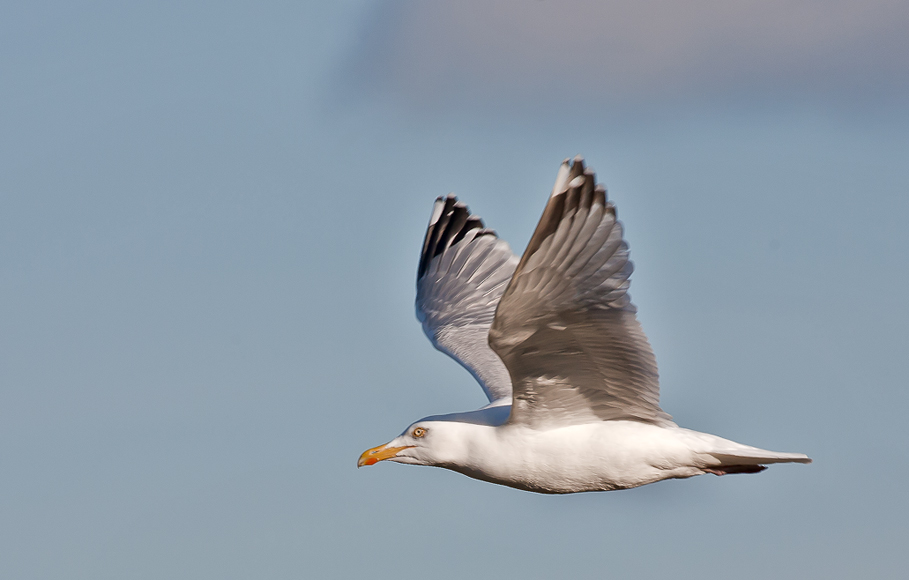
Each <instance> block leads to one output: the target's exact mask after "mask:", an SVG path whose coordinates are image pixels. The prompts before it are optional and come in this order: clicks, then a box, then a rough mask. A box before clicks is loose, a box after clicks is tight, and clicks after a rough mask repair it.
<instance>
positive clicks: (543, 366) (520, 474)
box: [357, 156, 811, 494]
mask: <svg viewBox="0 0 909 580" xmlns="http://www.w3.org/2000/svg"><path fill="white" fill-rule="evenodd" d="M628 256H629V253H628V244H627V243H626V242H625V240H624V238H623V227H622V223H621V222H619V221H618V220H617V219H616V209H615V205H613V204H612V202H609V201H607V200H606V189H605V188H604V187H603V186H602V185H599V184H596V176H595V174H594V172H593V171H592V170H591V169H589V168H587V167H586V166H585V164H584V160H583V158H582V157H580V156H578V157H576V158H574V160H573V161H571V162H569V160H567V159H566V160H565V161H564V162H563V163H562V165H561V166H560V167H559V171H558V174H557V177H556V182H555V186H554V187H553V189H552V194H551V196H550V197H549V201H548V202H547V204H546V208H545V209H544V210H543V215H542V217H541V218H540V222H539V224H538V225H537V227H536V230H535V231H534V233H533V237H532V238H531V240H530V242H529V243H528V245H527V249H526V250H525V251H524V255H523V256H522V257H521V258H520V260H519V259H518V257H517V256H516V255H515V254H514V253H512V251H511V249H510V248H509V246H508V244H507V243H506V242H504V241H503V240H500V239H499V238H498V236H497V235H496V233H495V232H494V231H492V230H490V229H487V228H486V227H485V226H484V224H483V221H482V220H481V219H480V218H479V217H478V216H475V215H472V214H471V213H470V211H469V210H468V208H467V206H466V205H464V204H463V203H461V202H460V201H458V200H457V198H456V197H454V196H453V195H449V196H447V197H445V198H442V197H440V198H438V199H437V200H436V202H435V205H434V206H433V209H432V215H431V217H430V220H429V226H428V228H427V230H426V236H425V238H424V240H423V251H422V253H421V256H420V263H419V267H418V269H417V298H416V311H417V318H418V319H419V320H420V322H421V323H422V325H423V330H424V332H425V333H426V336H427V337H428V338H429V340H430V341H431V342H432V344H433V345H434V346H435V347H436V348H437V349H438V350H440V351H442V352H444V353H445V354H447V355H449V356H451V357H452V358H453V359H454V360H456V361H457V362H458V363H460V364H461V365H462V366H463V367H464V368H466V369H467V370H468V371H469V372H470V374H472V375H473V376H474V378H475V379H476V380H477V382H479V383H480V386H481V387H482V388H483V391H484V392H485V393H486V397H487V398H488V399H489V404H488V405H486V406H484V407H482V408H480V409H477V410H476V411H470V412H464V413H451V414H447V415H435V416H430V417H425V418H423V419H420V420H419V421H417V422H415V423H413V424H412V425H410V426H409V427H407V429H405V430H404V432H403V433H401V435H399V436H398V437H396V438H394V439H392V440H391V441H390V442H388V443H386V444H385V445H379V446H378V447H373V448H372V449H368V450H367V451H365V452H364V453H363V454H362V455H361V456H360V458H359V460H358V462H357V466H358V467H362V466H364V465H374V464H376V463H378V462H380V461H393V462H397V463H407V464H413V465H430V466H435V467H442V468H445V469H450V470H452V471H457V472H459V473H462V474H464V475H467V476H468V477H472V478H475V479H479V480H483V481H487V482H491V483H496V484H500V485H505V486H509V487H513V488H517V489H521V490H525V491H531V492H538V493H550V494H562V493H576V492H586V491H610V490H618V489H629V488H633V487H638V486H641V485H646V484H648V483H654V482H657V481H661V480H664V479H674V478H675V479H682V478H688V477H692V476H695V475H702V474H707V473H712V474H714V475H726V474H732V473H758V472H760V471H763V470H764V469H766V465H768V464H771V463H791V462H794V463H811V459H809V458H808V456H806V455H803V454H801V453H779V452H776V451H767V450H764V449H759V448H757V447H751V446H748V445H743V444H741V443H736V442H734V441H730V440H729V439H723V438H722V437H718V436H716V435H710V434H708V433H700V432H697V431H692V430H689V429H684V428H682V427H679V426H678V425H676V424H675V423H674V422H673V421H672V418H671V417H670V416H669V415H668V414H667V413H666V412H664V411H663V410H662V409H661V408H660V402H659V398H660V391H659V377H658V373H657V364H656V358H655V357H654V354H653V350H652V349H651V347H650V343H649V342H648V341H647V337H646V336H645V335H644V331H643V329H642V328H641V324H640V323H639V322H638V320H637V316H636V312H637V309H636V307H635V306H634V305H633V304H632V303H631V298H630V296H629V294H628V288H629V285H630V280H629V277H630V276H631V273H632V270H633V265H632V262H631V261H630V260H629V259H628Z"/></svg>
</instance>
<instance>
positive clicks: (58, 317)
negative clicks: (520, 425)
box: [0, 0, 909, 579]
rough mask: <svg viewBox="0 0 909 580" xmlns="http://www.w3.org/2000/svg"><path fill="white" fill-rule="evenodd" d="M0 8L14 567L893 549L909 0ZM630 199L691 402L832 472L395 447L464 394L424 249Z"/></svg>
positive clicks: (344, 568) (408, 563) (184, 573)
mask: <svg viewBox="0 0 909 580" xmlns="http://www.w3.org/2000/svg"><path fill="white" fill-rule="evenodd" d="M335 4H336V5H328V4H327V3H309V4H299V3H290V2H283V3H281V2H258V3H248V4H240V3H231V4H229V5H226V4H224V3H213V2H212V3H188V4H187V3H157V4H155V5H154V6H146V7H142V6H124V5H122V4H119V3H111V2H77V3H72V2H67V3H62V2H61V3H54V2H46V3H29V4H27V5H26V4H21V5H16V6H13V5H7V6H4V7H3V8H2V9H0V79H2V80H0V86H2V87H3V90H2V91H0V272H2V275H0V327H2V331H0V341H2V343H0V466H2V469H0V490H2V491H3V493H2V494H0V575H2V576H3V577H10V578H20V579H26V578H67V579H73V578H92V579H99V578H118V579H121V578H165V577H166V578H193V579H197V578H219V579H222V578H250V577H255V578H290V577H293V578H299V577H319V578H351V577H369V578H398V577H403V576H407V577H419V576H427V577H430V576H431V577H433V578H462V577H464V576H471V577H476V578H492V577H523V578H552V577H557V576H559V575H565V574H570V575H571V576H572V577H575V578H600V577H604V576H606V577H640V578H655V577H665V576H669V575H671V576H673V577H676V578H694V577H701V576H702V575H703V574H704V573H705V572H707V573H710V571H711V570H712V571H714V573H719V574H726V573H727V572H728V571H729V570H735V571H736V576H737V577H741V578H766V577H774V578H806V577H807V578H812V577H814V578H817V577H824V578H855V577H875V578H898V577H901V575H902V573H903V572H904V570H903V562H904V558H903V552H904V548H905V545H906V543H907V541H909V527H907V526H906V523H905V517H904V516H905V514H906V513H907V508H909V500H907V499H906V494H905V481H906V479H907V477H909V468H907V466H906V462H905V460H904V459H905V457H906V451H905V447H906V443H907V439H909V437H907V432H906V429H905V426H904V425H905V419H904V414H905V409H906V408H907V405H909V395H907V389H906V376H907V371H909V369H907V364H909V363H907V362H906V361H907V359H906V357H905V353H906V351H907V346H909V331H907V328H909V308H907V307H906V304H905V296H906V295H907V289H909V268H907V255H909V254H907V251H909V229H907V228H906V226H905V216H906V215H907V213H909V131H907V130H909V115H907V113H906V111H907V110H909V109H907V100H909V67H907V64H906V63H907V62H909V40H907V39H906V35H905V34H904V31H905V29H906V27H907V25H909V9H907V8H906V7H905V3H901V2H888V1H884V0H880V1H874V2H862V3H858V2H854V1H840V2H819V1H818V2H814V1H804V0H802V1H798V2H782V1H779V2H777V1H775V0H773V1H771V0H768V1H767V2H761V3H758V2H745V3H736V5H735V6H733V7H729V6H726V3H720V2H714V1H706V0H705V1H699V2H693V3H691V4H690V9H689V10H680V9H678V8H676V7H675V6H676V5H675V3H669V2H667V1H663V0H651V1H648V2H640V3H635V4H634V5H633V6H632V5H625V4H622V3H618V2H607V3H602V2H599V3H595V2H584V1H576V2H562V3H554V2H533V3H517V2H499V3H493V4H492V5H490V6H487V5H485V3H479V2H462V3H458V4H457V5H454V4H453V3H452V4H443V3H418V2H365V1H363V2H348V3H335ZM578 153H581V154H583V155H584V156H585V157H586V158H587V159H588V161H589V163H590V164H591V165H592V166H593V167H594V168H595V169H596V170H597V171H598V175H599V178H600V180H601V181H603V182H604V183H605V184H606V186H607V187H608V188H609V192H610V196H611V198H612V199H613V200H614V201H615V202H616V204H617V206H618V212H619V217H620V218H621V219H622V220H623V222H624V223H625V227H626V234H627V239H628V241H629V243H630V246H631V252H632V258H633V259H634V261H635V264H636V271H635V274H634V276H633V284H632V288H631V294H632V297H633V299H634V301H635V303H636V304H637V305H638V308H639V311H640V318H641V320H642V322H643V324H644V328H645V330H646V332H647V334H648V336H649V338H650V340H651V342H652V344H653V346H654V349H655V351H656V355H657V360H658V361H659V364H660V373H661V382H662V391H663V398H662V400H663V406H664V408H665V409H666V410H667V411H668V412H669V413H671V414H672V415H673V416H674V418H675V419H676V420H677V421H678V422H679V423H680V424H681V425H683V426H686V427H689V428H693V429H697V430H702V431H708V432H713V433H716V434H719V435H722V436H726V437H729V438H732V439H735V440H738V441H742V442H744V443H748V444H752V445H757V446H760V447H765V448H769V449H776V450H780V451H797V452H804V453H807V454H809V455H810V456H812V457H813V458H814V459H815V463H814V464H812V465H810V466H776V467H773V468H771V469H769V470H767V471H766V472H765V473H762V474H760V475H756V476H730V477H723V478H717V477H699V478H694V479H691V480H686V481H671V482H663V483H659V484H655V485H651V486H647V487H644V488H640V489H636V490H629V491H623V492H611V493H599V494H581V495H575V496H566V497H546V496H539V495H534V494H528V493H524V492H519V491H516V490H511V489H507V488H502V487H497V486H493V485H490V484H486V483H481V482H478V481H474V480H470V479H467V478H465V477H463V476H460V475H458V474H455V473H451V472H446V471H443V470H435V469H429V468H414V467H410V466H402V465H384V464H382V465H379V466H376V467H374V468H370V469H362V470H359V471H358V470H357V469H356V468H355V465H356V458H357V456H358V455H359V453H360V452H361V451H363V450H364V449H366V448H367V447H371V446H374V445H376V444H379V443H382V442H384V441H387V440H388V439H389V438H390V437H392V436H393V435H396V434H397V433H398V432H400V430H401V429H403V428H404V427H405V426H406V425H408V424H409V423H410V422H411V421H413V420H415V419H418V418H420V417H423V416H426V415H430V414H435V413H444V412H450V411H456V410H466V409H471V408H476V407H477V406H479V405H481V404H482V402H483V396H482V392H481V390H480V388H479V387H478V386H476V385H475V384H474V383H473V380H472V379H471V377H470V376H469V375H468V374H467V373H465V372H464V371H463V370H462V369H460V368H459V367H458V366H457V365H456V364H455V363H453V362H452V361H450V360H449V359H447V358H446V357H445V356H444V355H442V354H440V353H437V352H435V351H434V350H433V349H432V347H431V346H430V345H429V343H428V342H427V341H426V340H425V338H424V337H423V335H422V332H421V330H420V327H419V324H418V323H417V322H416V320H415V319H414V316H413V298H414V277H415V272H416V260H417V257H418V252H419V247H420V242H421V240H422V235H423V229H424V227H425V225H426V220H427V218H428V216H429V212H430V208H431V205H432V201H433V199H434V198H435V197H436V196H438V195H441V194H445V193H448V192H450V191H453V192H455V193H456V194H458V195H459V196H460V197H461V198H462V199H463V200H464V201H465V202H467V203H468V204H469V205H470V207H471V209H472V210H473V211H474V212H476V213H478V214H480V215H481V216H483V217H484V219H485V220H486V222H487V224H488V225H489V226H491V227H493V228H495V229H496V230H497V231H498V232H499V233H500V235H501V236H502V237H503V238H505V239H506V240H508V241H509V242H510V243H511V244H512V247H513V248H514V249H515V250H516V251H520V250H521V249H523V246H524V245H525V244H526V242H527V240H528V239H529V237H530V234H531V233H532V231H533V227H534V226H535V224H536V220H537V218H538V217H539V214H540V212H541V210H542V207H543V205H544V204H545V199H546V196H547V192H548V190H549V188H550V187H551V183H552V180H553V179H554V177H555V171H556V168H557V167H558V163H559V162H560V161H561V160H562V159H563V158H565V157H568V156H573V155H575V154H578Z"/></svg>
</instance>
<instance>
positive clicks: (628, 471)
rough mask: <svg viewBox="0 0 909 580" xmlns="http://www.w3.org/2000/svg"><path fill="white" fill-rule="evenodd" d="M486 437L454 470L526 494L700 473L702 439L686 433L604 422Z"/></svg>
mask: <svg viewBox="0 0 909 580" xmlns="http://www.w3.org/2000/svg"><path fill="white" fill-rule="evenodd" d="M487 434H488V435H486V436H483V437H478V438H476V439H475V440H474V441H473V442H472V445H471V447H472V448H471V450H470V458H471V459H470V461H469V462H467V463H466V464H464V465H459V466H457V467H452V468H453V469H455V470H457V471H460V472H462V473H464V474H465V475H468V476H470V477H474V478H477V479H482V480H485V481H490V482H493V483H499V484H502V485H507V486H510V487H516V488H519V489H525V490H528V491H536V492H545V493H573V492H578V491H606V490H613V489H627V488H630V487H637V486H639V485H645V484H647V483H653V482H655V481H660V480H662V479H668V478H679V477H691V476H693V475H699V474H702V473H703V471H702V470H701V469H700V468H699V467H697V466H695V465H694V464H695V463H696V462H697V458H696V456H697V453H696V451H694V450H693V449H692V446H691V444H692V442H695V441H697V439H698V438H697V437H696V436H697V435H702V434H696V433H694V432H692V431H688V430H687V429H680V428H665V427H657V426H654V425H648V424H645V423H638V422H634V421H603V422H598V423H590V424H586V425H575V426H570V427H562V428H559V429H552V430H548V431H535V430H532V429H528V428H525V427H521V426H514V425H503V426H501V427H495V428H490V429H488V431H487ZM693 435H694V436H695V437H692V436H693ZM704 435H706V434H704ZM707 437H712V436H709V435H707ZM717 439H718V438H717Z"/></svg>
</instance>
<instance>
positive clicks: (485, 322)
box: [416, 195, 518, 404]
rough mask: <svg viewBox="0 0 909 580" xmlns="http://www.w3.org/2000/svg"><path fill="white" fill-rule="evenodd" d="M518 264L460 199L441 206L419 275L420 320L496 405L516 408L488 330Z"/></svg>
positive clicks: (438, 203)
mask: <svg viewBox="0 0 909 580" xmlns="http://www.w3.org/2000/svg"><path fill="white" fill-rule="evenodd" d="M517 264H518V257H517V256H515V255H514V253H512V251H511V249H510V248H509V247H508V244H507V243H506V242H504V241H502V240H500V239H499V238H498V237H497V236H496V234H495V232H494V231H492V230H488V229H485V228H484V227H483V221H482V220H481V219H480V218H479V217H477V216H474V215H470V211H469V210H468V209H467V206H466V205H464V204H463V203H461V202H459V201H458V200H457V198H456V197H454V196H453V195H449V196H448V197H446V198H441V197H440V198H438V199H437V200H436V203H435V205H434V206H433V208H432V217H430V219H429V227H428V228H427V229H426V238H425V239H424V240H423V253H422V254H421V256H420V266H419V269H418V270H417V303H416V306H417V318H418V319H419V320H420V322H421V323H423V332H425V333H426V336H427V337H429V340H430V341H431V342H432V344H433V345H434V346H435V347H436V348H437V349H439V350H440V351H442V352H444V353H445V354H447V355H449V356H450V357H451V358H453V359H455V360H456V361H458V362H459V363H460V364H461V365H462V366H464V368H466V369H467V370H468V371H470V374H472V375H473V376H474V377H475V378H476V379H477V381H478V382H479V383H480V386H482V387H483V390H484V391H485V392H486V396H487V397H488V398H489V401H490V403H494V404H507V403H510V402H511V380H510V379H509V377H508V370H507V369H506V368H505V365H504V364H502V361H501V359H499V357H498V355H496V353H494V352H493V351H492V349H490V348H489V342H488V336H489V327H490V326H491V325H492V320H493V317H494V316H495V311H496V305H498V303H499V299H500V298H501V297H502V293H503V292H505V287H506V286H507V285H508V281H509V280H511V275H512V274H513V273H514V269H515V267H516V266H517Z"/></svg>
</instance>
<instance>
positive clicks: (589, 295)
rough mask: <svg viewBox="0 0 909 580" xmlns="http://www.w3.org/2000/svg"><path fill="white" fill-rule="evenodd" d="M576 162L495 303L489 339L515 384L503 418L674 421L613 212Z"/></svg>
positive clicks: (565, 170) (563, 175) (555, 422)
mask: <svg viewBox="0 0 909 580" xmlns="http://www.w3.org/2000/svg"><path fill="white" fill-rule="evenodd" d="M595 179H596V177H595V175H594V174H593V172H592V171H589V170H586V169H585V168H584V162H583V160H582V159H581V158H580V157H578V158H576V159H575V160H574V163H572V164H571V166H570V167H569V165H568V161H567V160H566V161H565V162H564V163H562V166H561V168H560V169H559V174H558V177H557V179H556V185H555V188H553V193H552V196H551V197H550V198H549V203H548V204H547V205H546V209H545V210H544V211H543V216H542V217H541V218H540V223H539V225H537V229H536V231H535V232H534V234H533V238H531V240H530V243H529V244H528V246H527V250H526V251H525V252H524V256H523V257H522V258H521V261H520V264H519V265H518V267H517V270H516V271H515V273H514V276H513V277H512V280H511V283H510V284H509V286H508V289H507V290H506V292H505V294H504V295H503V296H502V299H501V300H500V302H499V307H498V310H497V311H496V315H495V321H494V322H493V325H492V328H491V331H490V333H489V343H490V346H491V347H492V349H493V350H494V351H495V352H496V353H498V355H499V356H500V357H501V358H502V360H503V361H504V363H505V366H506V367H507V368H508V371H509V373H510V375H511V381H512V384H513V386H514V393H513V399H514V401H513V404H512V408H511V417H510V419H509V420H510V421H512V422H518V423H524V424H528V425H531V426H534V427H541V428H546V427H552V426H559V425H571V424H578V423H585V422H591V421H597V420H613V419H630V420H636V421H644V422H648V423H656V424H671V418H670V416H669V415H667V414H666V413H665V412H663V410H662V409H660V405H659V398H660V391H659V377H658V374H657V365H656V359H655V358H654V356H653V350H652V349H651V348H650V344H649V343H648V342H647V337H646V336H645V335H644V331H643V330H642V329H641V325H640V323H639V322H638V320H637V317H636V316H635V312H636V309H635V307H634V305H633V304H632V303H631V298H630V297H629V295H628V286H629V279H628V278H629V276H630V275H631V272H632V269H633V266H632V263H631V262H630V261H629V260H628V245H627V244H626V243H625V241H624V240H623V239H622V224H621V223H620V222H619V221H618V220H617V219H616V212H615V206H613V205H612V204H611V203H609V202H607V201H606V190H605V189H604V188H603V187H602V186H601V185H596V186H595Z"/></svg>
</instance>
